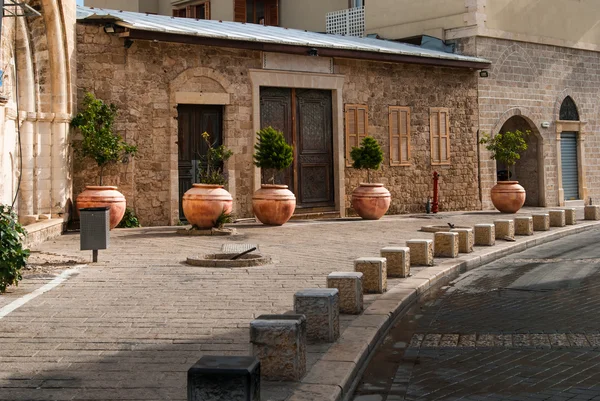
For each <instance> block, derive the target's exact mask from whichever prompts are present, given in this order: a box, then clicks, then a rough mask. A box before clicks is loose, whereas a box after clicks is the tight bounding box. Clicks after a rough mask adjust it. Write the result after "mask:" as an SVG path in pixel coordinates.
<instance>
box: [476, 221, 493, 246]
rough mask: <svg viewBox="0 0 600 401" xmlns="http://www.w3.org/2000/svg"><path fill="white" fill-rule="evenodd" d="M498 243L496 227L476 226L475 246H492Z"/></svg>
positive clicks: (490, 225)
mask: <svg viewBox="0 0 600 401" xmlns="http://www.w3.org/2000/svg"><path fill="white" fill-rule="evenodd" d="M495 243H496V226H495V225H493V224H475V245H483V246H492V245H494V244H495Z"/></svg>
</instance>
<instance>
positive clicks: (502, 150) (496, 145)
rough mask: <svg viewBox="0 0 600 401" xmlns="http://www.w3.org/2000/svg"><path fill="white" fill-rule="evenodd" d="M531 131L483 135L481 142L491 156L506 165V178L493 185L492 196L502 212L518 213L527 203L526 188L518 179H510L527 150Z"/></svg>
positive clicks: (496, 206)
mask: <svg viewBox="0 0 600 401" xmlns="http://www.w3.org/2000/svg"><path fill="white" fill-rule="evenodd" d="M530 133H531V132H530V131H525V132H522V131H519V130H516V131H506V132H503V133H498V134H496V135H494V136H493V137H491V136H489V135H485V134H484V135H483V137H482V138H481V140H480V141H479V143H481V144H482V145H485V148H486V149H487V150H489V151H490V152H491V158H492V159H493V160H496V161H498V162H499V163H501V164H503V165H504V166H505V167H506V171H507V174H506V180H505V181H498V182H497V184H496V185H494V187H492V191H491V198H492V203H493V204H494V207H495V208H496V209H498V210H499V211H500V212H502V213H516V212H518V211H519V209H521V208H522V207H523V205H524V204H525V197H526V193H525V188H523V187H522V186H521V185H519V182H518V181H510V177H511V176H512V174H511V170H514V165H515V164H516V163H517V161H518V160H519V159H520V158H521V153H523V152H525V151H526V150H527V142H526V140H525V138H526V137H527V135H529V134H530Z"/></svg>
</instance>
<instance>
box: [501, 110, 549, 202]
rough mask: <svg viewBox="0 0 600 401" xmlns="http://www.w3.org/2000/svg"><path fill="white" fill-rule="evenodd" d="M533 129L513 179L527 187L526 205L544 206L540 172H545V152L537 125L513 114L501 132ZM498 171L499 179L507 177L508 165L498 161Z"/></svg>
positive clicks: (516, 165) (516, 166)
mask: <svg viewBox="0 0 600 401" xmlns="http://www.w3.org/2000/svg"><path fill="white" fill-rule="evenodd" d="M516 130H519V131H522V132H525V131H531V134H530V135H528V136H527V138H526V140H527V150H526V151H525V152H524V153H522V154H521V159H520V160H519V161H518V162H517V163H516V164H515V168H514V176H511V177H510V179H511V180H516V181H519V184H521V185H522V186H523V188H525V191H526V192H527V198H526V199H525V206H543V204H544V202H543V201H542V198H543V193H542V191H543V186H542V185H541V182H542V180H541V177H540V174H543V159H542V156H543V152H542V146H541V145H542V140H541V138H539V133H538V132H537V130H536V129H535V127H534V126H533V125H532V124H531V123H530V122H529V121H528V120H527V119H525V118H524V117H522V116H519V115H517V116H513V117H511V118H509V119H508V120H507V121H506V122H505V123H504V125H502V128H501V129H500V132H502V133H503V132H507V131H513V132H514V131H516ZM496 171H497V173H498V180H503V179H506V175H507V174H508V173H507V171H506V166H504V165H501V164H500V163H497V165H496Z"/></svg>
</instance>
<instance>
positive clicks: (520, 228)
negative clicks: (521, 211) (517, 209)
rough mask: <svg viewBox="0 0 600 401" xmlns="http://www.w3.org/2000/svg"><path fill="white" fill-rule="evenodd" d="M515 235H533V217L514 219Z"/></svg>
mask: <svg viewBox="0 0 600 401" xmlns="http://www.w3.org/2000/svg"><path fill="white" fill-rule="evenodd" d="M515 234H516V235H533V217H531V216H524V217H515Z"/></svg>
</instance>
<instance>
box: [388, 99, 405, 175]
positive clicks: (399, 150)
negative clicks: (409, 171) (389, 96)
mask: <svg viewBox="0 0 600 401" xmlns="http://www.w3.org/2000/svg"><path fill="white" fill-rule="evenodd" d="M389 124H390V127H389V130H390V166H408V165H410V107H398V106H390V109H389Z"/></svg>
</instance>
